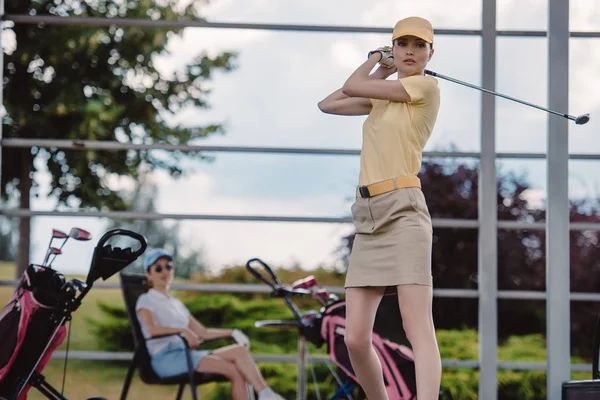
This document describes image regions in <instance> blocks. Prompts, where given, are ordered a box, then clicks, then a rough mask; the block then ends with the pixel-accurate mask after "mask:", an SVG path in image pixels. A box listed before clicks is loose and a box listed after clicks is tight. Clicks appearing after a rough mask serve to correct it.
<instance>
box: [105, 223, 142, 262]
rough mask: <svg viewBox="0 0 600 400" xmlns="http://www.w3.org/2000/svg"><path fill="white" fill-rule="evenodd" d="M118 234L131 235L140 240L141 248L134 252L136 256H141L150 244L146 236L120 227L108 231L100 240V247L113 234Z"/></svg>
mask: <svg viewBox="0 0 600 400" xmlns="http://www.w3.org/2000/svg"><path fill="white" fill-rule="evenodd" d="M118 235H123V236H129V237H130V238H133V239H135V240H137V241H138V242H140V248H139V250H137V251H136V252H135V253H133V255H134V256H135V257H136V258H137V257H139V256H140V255H141V254H143V253H144V251H146V247H147V246H148V243H147V241H146V238H145V237H144V236H142V235H140V234H139V233H136V232H133V231H130V230H129V229H120V228H118V229H112V230H110V231H108V232H106V233H105V234H104V235H103V236H102V237H101V238H100V240H99V241H98V247H103V246H104V244H105V243H106V242H107V241H108V239H110V238H111V237H113V236H118Z"/></svg>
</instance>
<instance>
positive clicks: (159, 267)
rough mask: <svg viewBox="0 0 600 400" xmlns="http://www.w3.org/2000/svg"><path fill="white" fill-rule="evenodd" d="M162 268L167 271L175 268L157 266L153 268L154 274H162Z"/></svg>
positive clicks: (168, 265) (170, 265)
mask: <svg viewBox="0 0 600 400" xmlns="http://www.w3.org/2000/svg"><path fill="white" fill-rule="evenodd" d="M163 268H164V269H166V270H167V271H170V270H172V269H173V268H175V267H173V265H172V264H167V265H165V266H164V267H163V266H162V265H157V266H155V267H154V272H157V273H159V274H160V273H161V272H162V270H163Z"/></svg>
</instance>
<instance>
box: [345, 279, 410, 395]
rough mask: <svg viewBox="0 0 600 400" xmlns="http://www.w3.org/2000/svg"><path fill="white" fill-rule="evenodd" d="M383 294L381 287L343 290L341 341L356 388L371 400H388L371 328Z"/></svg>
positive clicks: (383, 290)
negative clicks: (344, 331)
mask: <svg viewBox="0 0 600 400" xmlns="http://www.w3.org/2000/svg"><path fill="white" fill-rule="evenodd" d="M384 292H385V288H383V287H382V288H358V287H357V288H347V289H346V337H345V342H346V346H347V347H348V353H349V355H350V361H351V363H352V368H353V369H354V372H355V373H356V377H357V378H358V381H359V382H360V386H361V387H362V388H363V390H364V391H365V394H366V395H367V398H369V399H373V400H375V399H377V400H385V399H387V398H388V397H387V393H386V390H385V385H384V383H383V372H382V369H381V362H380V361H379V357H377V354H376V353H375V349H374V348H373V325H374V324H375V315H376V314H377V309H378V308H379V303H380V302H381V298H382V297H383V294H384ZM419 400H421V398H419Z"/></svg>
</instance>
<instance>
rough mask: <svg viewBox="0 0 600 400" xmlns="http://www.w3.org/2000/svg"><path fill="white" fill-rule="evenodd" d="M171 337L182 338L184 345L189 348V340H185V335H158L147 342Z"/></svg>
mask: <svg viewBox="0 0 600 400" xmlns="http://www.w3.org/2000/svg"><path fill="white" fill-rule="evenodd" d="M170 336H177V337H178V338H180V339H181V340H183V343H184V344H185V347H189V344H188V342H187V340H185V338H184V337H183V335H182V334H181V333H168V334H166V335H158V336H152V337H149V338H147V339H146V342H149V341H151V340H156V339H163V338H166V337H170Z"/></svg>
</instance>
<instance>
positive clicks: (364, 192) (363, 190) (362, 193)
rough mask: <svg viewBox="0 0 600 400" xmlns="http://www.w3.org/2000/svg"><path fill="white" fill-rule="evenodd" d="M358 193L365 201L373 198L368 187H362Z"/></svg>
mask: <svg viewBox="0 0 600 400" xmlns="http://www.w3.org/2000/svg"><path fill="white" fill-rule="evenodd" d="M358 193H360V197H362V198H363V199H364V198H368V197H371V193H369V187H368V186H360V187H359V188H358Z"/></svg>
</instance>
